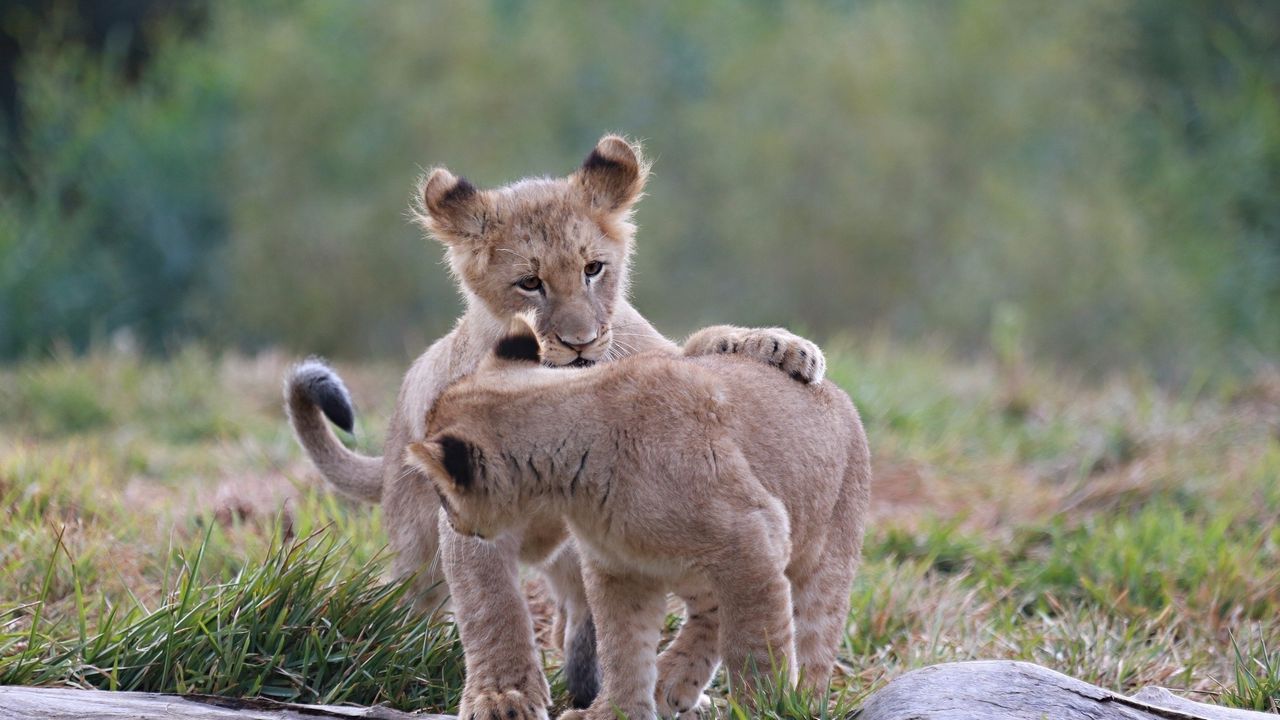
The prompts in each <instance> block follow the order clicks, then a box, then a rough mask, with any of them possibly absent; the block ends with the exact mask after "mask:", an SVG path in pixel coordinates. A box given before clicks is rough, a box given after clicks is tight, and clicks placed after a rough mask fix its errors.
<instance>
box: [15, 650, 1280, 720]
mask: <svg viewBox="0 0 1280 720" xmlns="http://www.w3.org/2000/svg"><path fill="white" fill-rule="evenodd" d="M0 717H4V718H15V719H16V720H36V719H37V718H40V719H41V720H70V719H71V718H76V719H77V720H78V719H79V718H88V717H92V718H121V719H123V718H129V719H130V720H161V719H167V718H173V719H174V720H315V719H316V718H369V719H371V720H421V719H422V718H426V719H427V720H456V719H455V718H454V717H453V716H452V715H423V714H409V713H403V712H398V711H396V710H391V709H388V708H381V707H373V708H360V707H346V706H340V705H301V704H295V703H283V702H275V701H272V700H260V699H245V700H240V699H233V698H224V697H213V696H207V695H161V694H157V693H139V692H106V691H101V690H73V689H70V688H30V687H16V686H11V687H0ZM855 717H856V718H857V720H1041V719H1042V718H1048V720H1267V719H1268V718H1271V719H1274V718H1276V717H1277V716H1276V715H1268V714H1266V713H1260V712H1254V711H1252V710H1234V709H1230V708H1223V707H1218V706H1216V705H1205V704H1203V703H1197V702H1192V701H1190V700H1185V699H1183V698H1180V697H1178V696H1176V695H1174V694H1173V693H1171V692H1169V691H1168V690H1165V689H1163V688H1145V689H1143V690H1141V691H1140V692H1138V693H1136V694H1134V695H1132V696H1127V695H1121V694H1119V693H1115V692H1111V691H1110V690H1104V689H1102V688H1100V687H1097V686H1095V685H1090V684H1089V683H1086V682H1084V681H1081V680H1076V679H1075V678H1071V677H1067V676H1066V675H1063V674H1062V673H1058V672H1054V671H1053V670H1050V669H1048V668H1044V667H1040V666H1039V665H1033V664H1031V663H1025V662H1014V661H1008V660H993V661H977V662H964V663H947V664H944V665H933V666H930V667H927V668H923V669H920V670H915V671H913V672H909V673H907V674H906V675H903V676H901V677H898V678H896V679H894V680H892V681H890V682H889V684H887V685H885V686H884V687H882V688H880V689H879V690H877V691H875V692H874V693H872V694H871V695H870V696H869V697H868V698H867V700H866V702H865V703H863V706H862V708H861V709H859V710H858V711H857V712H856V713H855Z"/></svg>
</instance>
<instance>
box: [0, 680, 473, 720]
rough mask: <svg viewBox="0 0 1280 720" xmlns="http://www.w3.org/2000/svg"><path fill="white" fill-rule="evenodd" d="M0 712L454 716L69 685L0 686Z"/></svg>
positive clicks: (207, 718)
mask: <svg viewBox="0 0 1280 720" xmlns="http://www.w3.org/2000/svg"><path fill="white" fill-rule="evenodd" d="M0 717H4V718H13V719H14V720H71V719H72V718H75V719H76V720H80V719H81V718H121V720H123V719H124V718H128V719H129V720H316V719H317V718H369V719H370V720H422V719H423V718H426V719H427V720H455V718H454V717H453V716H452V715H410V714H409V713H403V712H399V711H396V710H391V709H389V708H383V707H372V708H362V707H347V706H343V705H304V704H299V703H286V702H276V701H274V700H265V699H257V698H254V699H243V700H242V699H236V698H225V697H216V696H212V695H162V694H159V693H143V692H109V691H106V690H75V689H72V688H35V687H18V686H7V687H0Z"/></svg>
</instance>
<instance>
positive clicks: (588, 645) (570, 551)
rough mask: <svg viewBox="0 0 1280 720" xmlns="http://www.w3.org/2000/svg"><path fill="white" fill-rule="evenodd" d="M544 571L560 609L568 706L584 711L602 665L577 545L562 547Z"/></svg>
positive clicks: (595, 689) (592, 697)
mask: <svg viewBox="0 0 1280 720" xmlns="http://www.w3.org/2000/svg"><path fill="white" fill-rule="evenodd" d="M542 570H543V574H544V575H545V576H546V578H547V582H548V584H549V585H550V586H551V592H552V594H553V595H555V597H556V600H557V603H558V605H559V612H558V613H557V616H558V617H557V624H558V626H559V627H560V629H561V631H562V633H563V634H562V635H561V636H560V638H561V640H560V642H561V649H562V650H563V651H564V668H563V672H564V681H565V687H566V689H567V690H568V692H569V704H570V705H572V706H573V707H576V708H585V707H587V706H589V705H590V704H591V701H592V700H595V697H596V694H597V693H599V691H600V665H599V663H598V662H596V627H595V624H594V622H593V621H592V619H591V610H590V606H589V605H588V603H587V596H586V591H585V590H584V588H583V580H582V563H581V562H580V560H579V555H578V549H577V545H576V544H575V543H574V542H573V541H569V542H566V543H565V544H563V545H561V546H560V548H559V549H558V550H556V552H555V555H553V556H552V558H551V560H550V561H549V562H547V563H546V564H545V565H544V566H543V568H542Z"/></svg>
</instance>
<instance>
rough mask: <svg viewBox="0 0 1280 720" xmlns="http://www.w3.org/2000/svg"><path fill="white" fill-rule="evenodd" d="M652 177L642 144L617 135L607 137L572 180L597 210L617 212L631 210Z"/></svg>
mask: <svg viewBox="0 0 1280 720" xmlns="http://www.w3.org/2000/svg"><path fill="white" fill-rule="evenodd" d="M648 177H649V163H648V162H647V161H645V159H644V154H643V151H642V150H641V148H640V144H639V143H634V144H633V143H629V142H627V141H626V140H625V139H624V138H622V137H620V136H618V135H605V136H604V137H602V138H600V142H598V143H596V147H595V149H594V150H592V151H591V154H590V155H588V156H587V159H586V160H583V161H582V167H580V168H578V169H577V171H575V172H574V173H573V175H572V177H571V179H572V181H573V182H574V183H575V184H576V185H577V186H578V187H580V188H581V189H582V190H583V192H584V193H585V194H586V196H587V201H588V202H589V203H591V206H592V207H593V208H595V209H597V210H603V211H605V212H610V213H616V212H625V211H626V210H629V209H630V208H631V206H632V205H634V204H635V203H636V201H637V200H639V199H640V196H641V195H642V194H643V193H644V183H645V180H646V179H648Z"/></svg>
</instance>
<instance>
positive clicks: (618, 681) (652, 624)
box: [559, 559, 667, 720]
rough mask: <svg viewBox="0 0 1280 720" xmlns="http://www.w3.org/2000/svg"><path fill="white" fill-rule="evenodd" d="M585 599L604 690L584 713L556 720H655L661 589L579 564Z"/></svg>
mask: <svg viewBox="0 0 1280 720" xmlns="http://www.w3.org/2000/svg"><path fill="white" fill-rule="evenodd" d="M582 570H583V575H584V579H585V580H586V584H587V599H588V601H589V602H590V604H591V614H592V615H593V616H594V617H595V623H596V641H597V648H596V652H597V653H598V655H599V657H600V665H601V667H602V668H603V670H604V688H603V689H602V691H601V692H600V694H599V695H597V696H596V699H595V701H594V702H592V703H591V706H590V707H588V708H587V709H585V710H569V711H567V712H565V713H562V714H561V715H560V717H559V720H617V718H618V717H619V715H618V713H622V715H623V716H625V717H627V718H628V719H629V720H652V719H653V718H656V717H657V708H656V707H655V705H654V701H653V693H654V687H655V685H656V684H657V680H658V668H657V653H658V641H659V640H660V639H661V636H662V618H663V615H664V613H665V611H666V597H667V594H666V589H665V588H664V587H663V586H662V584H661V583H659V582H657V581H655V580H652V579H649V578H642V577H636V576H632V575H617V574H614V573H611V572H608V571H607V570H604V569H602V568H599V567H598V566H596V565H594V564H593V563H592V562H591V561H590V560H585V559H584V562H583V568H582Z"/></svg>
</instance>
